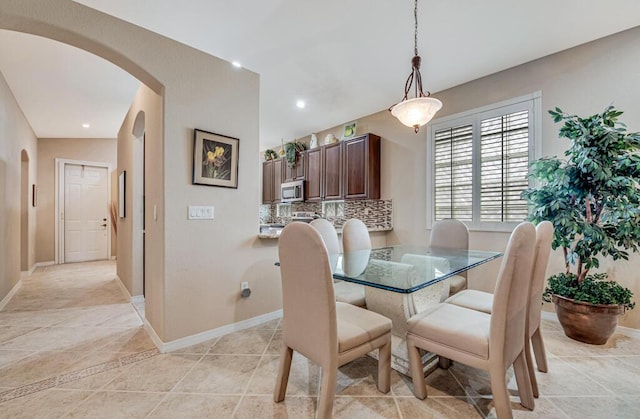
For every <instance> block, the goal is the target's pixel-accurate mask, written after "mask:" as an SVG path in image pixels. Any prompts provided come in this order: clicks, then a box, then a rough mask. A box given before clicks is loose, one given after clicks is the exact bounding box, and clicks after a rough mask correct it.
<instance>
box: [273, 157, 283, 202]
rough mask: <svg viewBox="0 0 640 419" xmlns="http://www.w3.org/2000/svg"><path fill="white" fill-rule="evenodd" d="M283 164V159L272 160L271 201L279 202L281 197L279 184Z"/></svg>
mask: <svg viewBox="0 0 640 419" xmlns="http://www.w3.org/2000/svg"><path fill="white" fill-rule="evenodd" d="M284 166H286V161H285V160H284V159H278V160H274V161H273V202H280V200H281V199H282V191H281V190H280V184H281V183H282V176H283V174H284V171H283V170H284Z"/></svg>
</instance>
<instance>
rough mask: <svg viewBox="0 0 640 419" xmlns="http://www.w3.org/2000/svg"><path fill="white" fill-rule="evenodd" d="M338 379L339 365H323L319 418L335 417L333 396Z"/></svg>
mask: <svg viewBox="0 0 640 419" xmlns="http://www.w3.org/2000/svg"><path fill="white" fill-rule="evenodd" d="M337 380H338V367H337V366H333V367H329V368H327V367H322V384H321V386H320V395H319V396H318V413H317V415H316V418H317V419H330V418H332V417H333V398H334V396H335V392H336V381H337Z"/></svg>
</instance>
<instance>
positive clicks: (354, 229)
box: [335, 218, 371, 307]
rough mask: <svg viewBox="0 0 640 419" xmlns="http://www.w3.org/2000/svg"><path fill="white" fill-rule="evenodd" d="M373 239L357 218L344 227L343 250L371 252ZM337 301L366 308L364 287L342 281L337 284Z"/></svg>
mask: <svg viewBox="0 0 640 419" xmlns="http://www.w3.org/2000/svg"><path fill="white" fill-rule="evenodd" d="M370 249H371V238H370V237H369V230H367V226H366V225H365V224H364V223H363V222H362V221H360V220H358V219H357V218H351V219H349V220H347V221H346V222H345V223H344V225H343V226H342V250H343V251H344V252H345V253H348V252H353V251H358V250H370ZM335 287H336V288H335V289H336V299H337V301H343V302H345V303H349V304H353V305H356V306H358V307H366V306H367V301H366V296H365V288H364V285H359V284H354V283H352V282H345V281H340V282H336V284H335Z"/></svg>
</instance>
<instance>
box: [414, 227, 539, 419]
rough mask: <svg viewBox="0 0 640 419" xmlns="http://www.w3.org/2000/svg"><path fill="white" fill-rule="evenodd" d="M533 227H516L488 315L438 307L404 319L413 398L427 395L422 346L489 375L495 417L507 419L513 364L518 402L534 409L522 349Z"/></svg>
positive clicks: (533, 236) (533, 240)
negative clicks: (508, 374)
mask: <svg viewBox="0 0 640 419" xmlns="http://www.w3.org/2000/svg"><path fill="white" fill-rule="evenodd" d="M535 235H536V232H535V229H534V227H533V225H532V224H531V223H529V222H524V223H521V224H520V225H518V226H517V227H516V228H515V230H514V231H513V233H512V234H511V237H510V239H509V243H508V244H507V250H506V251H505V255H504V258H503V260H502V265H501V266H500V271H499V273H498V280H497V282H496V288H495V293H494V295H495V298H494V299H493V307H492V314H491V315H489V314H486V313H482V312H480V311H476V310H472V309H469V308H464V307H460V306H456V305H454V304H447V303H440V304H437V305H435V306H433V307H431V308H429V309H427V310H426V311H424V312H422V313H419V314H416V315H415V316H413V317H411V318H410V319H409V321H408V332H407V349H408V352H409V362H410V365H411V372H412V377H413V387H414V390H413V391H414V394H415V396H416V397H417V398H419V399H424V398H425V397H427V391H426V386H425V381H424V374H423V372H422V363H421V362H420V352H419V350H418V348H422V349H424V350H426V351H429V352H434V353H436V354H438V355H442V356H444V357H446V358H448V359H451V360H453V361H458V362H461V363H463V364H466V365H469V366H471V367H474V368H480V369H483V370H487V371H489V375H490V378H491V391H492V393H493V400H494V404H495V408H496V413H497V416H498V418H501V419H502V418H511V417H512V416H513V413H512V411H511V403H510V400H509V393H508V391H507V381H506V372H507V369H508V368H509V367H510V366H511V365H513V369H514V372H515V375H516V380H517V384H518V391H519V394H520V402H521V403H522V405H523V406H524V407H526V408H528V409H530V410H531V409H533V408H534V405H535V403H534V398H533V394H532V390H531V381H530V380H529V373H528V369H527V362H526V355H525V350H524V340H525V339H524V335H525V323H526V318H527V314H528V313H527V303H528V292H526V293H525V292H522V290H523V289H526V290H528V289H529V286H530V281H531V271H532V268H533V257H534V246H535Z"/></svg>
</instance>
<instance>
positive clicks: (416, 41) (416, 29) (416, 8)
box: [413, 0, 418, 55]
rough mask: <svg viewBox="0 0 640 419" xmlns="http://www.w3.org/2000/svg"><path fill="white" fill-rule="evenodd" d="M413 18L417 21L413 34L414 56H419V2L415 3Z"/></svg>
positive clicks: (416, 0)
mask: <svg viewBox="0 0 640 419" xmlns="http://www.w3.org/2000/svg"><path fill="white" fill-rule="evenodd" d="M413 18H414V21H415V26H414V33H413V55H418V0H415V1H414V7H413Z"/></svg>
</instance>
